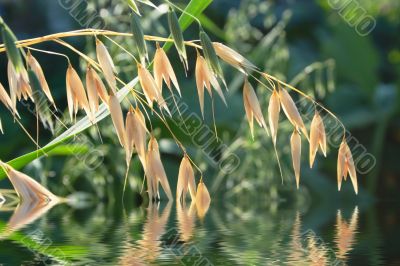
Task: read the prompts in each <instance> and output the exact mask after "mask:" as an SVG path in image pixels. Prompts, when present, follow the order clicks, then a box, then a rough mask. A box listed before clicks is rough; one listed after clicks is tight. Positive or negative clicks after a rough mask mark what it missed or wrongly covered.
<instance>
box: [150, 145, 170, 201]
mask: <svg viewBox="0 0 400 266" xmlns="http://www.w3.org/2000/svg"><path fill="white" fill-rule="evenodd" d="M146 164H147V166H146V176H147V181H148V184H147V186H148V191H149V197H150V198H152V197H156V196H159V190H158V182H160V183H161V186H162V188H163V189H164V192H165V194H166V195H167V197H168V199H169V200H172V193H171V188H170V186H169V183H168V178H167V174H166V173H165V170H164V166H163V164H162V162H161V157H160V151H159V148H158V143H157V140H156V139H155V138H154V137H151V139H150V141H149V144H148V150H147V156H146ZM150 187H151V188H150Z"/></svg>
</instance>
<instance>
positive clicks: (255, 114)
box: [243, 79, 268, 139]
mask: <svg viewBox="0 0 400 266" xmlns="http://www.w3.org/2000/svg"><path fill="white" fill-rule="evenodd" d="M243 103H244V109H245V111H246V116H247V120H248V121H249V125H250V131H251V136H252V137H253V139H254V121H253V120H254V118H255V119H256V121H257V123H258V124H259V125H260V127H263V128H264V129H265V130H266V131H267V132H268V129H267V125H266V124H265V120H264V116H263V114H262V111H261V107H260V103H259V102H258V99H257V95H256V93H255V92H254V89H253V87H252V86H251V85H250V83H249V81H248V80H247V79H246V80H245V82H244V86H243Z"/></svg>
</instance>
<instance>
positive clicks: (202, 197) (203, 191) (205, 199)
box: [196, 180, 211, 219]
mask: <svg viewBox="0 0 400 266" xmlns="http://www.w3.org/2000/svg"><path fill="white" fill-rule="evenodd" d="M210 203H211V198H210V193H209V192H208V189H207V187H206V185H205V184H204V183H203V180H200V183H199V185H198V186H197V192H196V209H197V215H198V216H199V218H200V219H203V218H204V216H205V215H206V213H207V211H208V208H209V207H210Z"/></svg>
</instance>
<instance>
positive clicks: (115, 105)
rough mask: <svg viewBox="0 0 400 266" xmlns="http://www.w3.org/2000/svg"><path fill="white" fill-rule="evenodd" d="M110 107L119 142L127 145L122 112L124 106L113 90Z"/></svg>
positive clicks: (123, 145) (109, 101) (109, 102)
mask: <svg viewBox="0 0 400 266" xmlns="http://www.w3.org/2000/svg"><path fill="white" fill-rule="evenodd" d="M108 108H109V110H110V115H111V119H112V121H113V124H114V128H115V131H116V132H117V136H118V140H119V143H120V144H121V146H122V147H125V145H126V137H125V125H124V116H123V114H122V108H121V105H120V103H119V101H118V98H117V96H115V95H114V94H113V93H112V92H111V94H110V97H109V99H108Z"/></svg>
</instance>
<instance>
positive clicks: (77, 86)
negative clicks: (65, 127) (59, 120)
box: [66, 65, 94, 121]
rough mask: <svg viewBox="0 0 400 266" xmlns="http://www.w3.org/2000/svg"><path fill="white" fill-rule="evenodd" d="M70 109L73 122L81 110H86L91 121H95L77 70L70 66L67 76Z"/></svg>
mask: <svg viewBox="0 0 400 266" xmlns="http://www.w3.org/2000/svg"><path fill="white" fill-rule="evenodd" d="M66 85H67V100H68V109H69V115H70V117H71V120H73V116H74V115H76V114H77V112H78V110H79V109H84V110H85V112H86V114H87V115H88V117H89V119H90V121H94V114H93V113H92V112H91V110H90V106H89V101H88V99H87V96H86V92H85V88H84V86H83V83H82V80H81V79H80V77H79V75H78V73H77V72H76V70H75V69H74V68H73V67H72V65H69V66H68V69H67V75H66Z"/></svg>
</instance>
